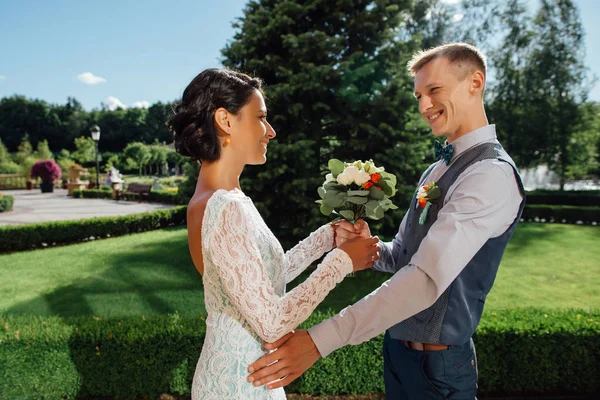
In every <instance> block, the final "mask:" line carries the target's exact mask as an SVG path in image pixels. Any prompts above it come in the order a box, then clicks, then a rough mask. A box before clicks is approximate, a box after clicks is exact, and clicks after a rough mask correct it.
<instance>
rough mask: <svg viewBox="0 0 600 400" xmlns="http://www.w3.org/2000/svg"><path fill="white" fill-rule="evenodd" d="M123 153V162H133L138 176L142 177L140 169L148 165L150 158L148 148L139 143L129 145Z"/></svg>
mask: <svg viewBox="0 0 600 400" xmlns="http://www.w3.org/2000/svg"><path fill="white" fill-rule="evenodd" d="M123 153H124V156H125V160H127V159H131V160H133V161H134V162H135V164H136V166H137V168H138V171H139V176H142V169H143V168H144V167H145V166H146V165H148V163H149V162H150V160H151V157H152V154H151V153H150V149H149V148H148V146H147V145H145V144H144V143H141V142H133V143H129V144H128V145H127V147H125V150H124V152H123Z"/></svg>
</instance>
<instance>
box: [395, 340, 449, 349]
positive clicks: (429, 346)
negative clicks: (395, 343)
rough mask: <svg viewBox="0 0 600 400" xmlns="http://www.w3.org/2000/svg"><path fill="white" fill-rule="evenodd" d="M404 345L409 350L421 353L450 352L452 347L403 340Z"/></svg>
mask: <svg viewBox="0 0 600 400" xmlns="http://www.w3.org/2000/svg"><path fill="white" fill-rule="evenodd" d="M402 343H404V345H405V346H406V347H408V348H409V349H413V350H419V351H441V350H448V349H449V348H450V346H448V345H445V344H431V343H421V342H411V341H408V340H403V341H402Z"/></svg>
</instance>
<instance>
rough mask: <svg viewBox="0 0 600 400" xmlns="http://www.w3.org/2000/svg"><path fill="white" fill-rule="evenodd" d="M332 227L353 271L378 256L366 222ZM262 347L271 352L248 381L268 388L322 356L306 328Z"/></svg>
mask: <svg viewBox="0 0 600 400" xmlns="http://www.w3.org/2000/svg"><path fill="white" fill-rule="evenodd" d="M332 227H333V228H334V230H335V234H334V240H335V244H336V247H337V248H339V249H340V250H343V251H345V252H346V253H347V254H348V256H349V257H350V258H351V259H352V264H353V270H354V271H359V270H363V269H367V268H370V267H372V266H373V264H374V263H375V261H377V260H378V259H379V246H378V244H377V243H378V241H379V239H378V238H377V237H374V238H372V237H371V231H370V230H369V225H368V224H367V223H366V222H365V221H363V220H358V221H356V223H355V224H354V225H352V224H351V223H350V222H348V221H339V222H335V223H333V224H332ZM264 348H265V349H266V350H274V351H273V352H272V353H270V354H267V355H265V356H263V357H261V358H259V359H258V360H257V361H255V362H254V363H253V364H252V365H250V367H248V371H249V372H250V373H251V375H250V376H248V382H251V383H252V384H253V385H254V386H260V385H267V388H269V389H276V388H280V387H283V386H287V385H288V384H289V383H291V382H292V381H294V380H295V379H296V378H298V377H299V376H301V375H302V374H303V373H304V372H305V371H306V370H307V369H309V368H310V367H311V366H312V365H313V364H314V363H315V362H317V360H318V359H319V358H321V354H320V353H319V350H318V349H317V347H316V346H315V343H314V342H313V340H312V338H311V337H310V335H309V333H308V331H306V330H301V329H298V330H295V331H292V332H290V333H288V334H287V335H285V336H284V337H282V338H281V339H279V340H278V341H277V342H275V343H266V344H265V345H264Z"/></svg>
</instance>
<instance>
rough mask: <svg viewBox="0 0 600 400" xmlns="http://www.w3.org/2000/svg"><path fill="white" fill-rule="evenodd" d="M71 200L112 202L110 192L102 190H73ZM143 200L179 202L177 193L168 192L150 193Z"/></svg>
mask: <svg viewBox="0 0 600 400" xmlns="http://www.w3.org/2000/svg"><path fill="white" fill-rule="evenodd" d="M73 198H76V199H81V198H84V199H109V200H112V190H111V191H108V190H104V189H100V190H98V189H85V190H74V191H73ZM138 199H139V197H138V196H137V195H131V194H124V193H123V194H121V198H120V200H124V201H138ZM144 200H146V201H150V202H156V203H164V204H180V201H179V199H178V197H177V193H174V192H168V191H162V190H161V191H150V193H149V194H148V196H147V197H144Z"/></svg>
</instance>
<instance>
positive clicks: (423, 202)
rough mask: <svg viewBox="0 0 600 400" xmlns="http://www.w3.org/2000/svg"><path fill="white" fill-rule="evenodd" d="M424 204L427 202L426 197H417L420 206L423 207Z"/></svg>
mask: <svg viewBox="0 0 600 400" xmlns="http://www.w3.org/2000/svg"><path fill="white" fill-rule="evenodd" d="M425 204H427V199H426V198H425V197H421V198H420V199H419V205H420V206H421V208H425Z"/></svg>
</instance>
